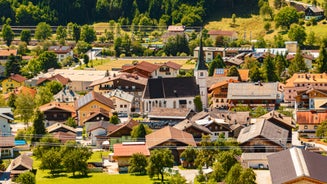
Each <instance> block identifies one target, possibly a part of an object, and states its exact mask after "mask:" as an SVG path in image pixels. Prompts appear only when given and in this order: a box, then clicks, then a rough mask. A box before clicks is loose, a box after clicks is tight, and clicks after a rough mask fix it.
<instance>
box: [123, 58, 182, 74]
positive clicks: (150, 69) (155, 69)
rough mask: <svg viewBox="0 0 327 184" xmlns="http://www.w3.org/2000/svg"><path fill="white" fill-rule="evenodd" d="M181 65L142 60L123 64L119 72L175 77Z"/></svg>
mask: <svg viewBox="0 0 327 184" xmlns="http://www.w3.org/2000/svg"><path fill="white" fill-rule="evenodd" d="M181 67H182V65H179V64H177V63H174V62H171V61H168V62H166V63H155V64H153V63H149V62H146V61H142V62H141V63H137V64H135V65H132V66H129V65H127V66H123V68H122V70H121V72H126V73H131V74H138V75H139V76H142V77H145V78H161V77H162V78H165V77H177V75H178V74H179V69H180V68H181Z"/></svg>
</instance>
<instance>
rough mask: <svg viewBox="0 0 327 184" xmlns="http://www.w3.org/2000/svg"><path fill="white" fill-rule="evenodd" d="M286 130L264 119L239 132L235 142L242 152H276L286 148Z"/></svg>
mask: <svg viewBox="0 0 327 184" xmlns="http://www.w3.org/2000/svg"><path fill="white" fill-rule="evenodd" d="M287 139H288V130H286V129H284V128H281V127H279V126H277V125H275V124H273V123H271V122H269V121H267V120H265V119H260V120H259V119H257V122H256V123H254V124H252V125H250V126H248V127H245V128H243V129H242V130H241V132H240V134H239V136H238V138H237V142H239V143H240V146H241V148H242V150H243V151H244V152H276V151H281V150H283V149H286V148H287Z"/></svg>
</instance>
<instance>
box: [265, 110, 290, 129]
mask: <svg viewBox="0 0 327 184" xmlns="http://www.w3.org/2000/svg"><path fill="white" fill-rule="evenodd" d="M259 118H265V119H267V120H271V119H274V120H277V121H278V122H280V123H282V124H284V125H286V126H288V127H292V128H295V122H293V119H292V117H288V116H285V115H284V114H282V113H279V112H278V111H275V110H272V111H270V112H268V113H267V114H264V115H262V116H260V117H259Z"/></svg>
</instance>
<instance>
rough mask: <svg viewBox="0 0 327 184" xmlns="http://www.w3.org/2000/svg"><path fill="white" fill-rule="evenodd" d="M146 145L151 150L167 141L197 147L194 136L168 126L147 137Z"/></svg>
mask: <svg viewBox="0 0 327 184" xmlns="http://www.w3.org/2000/svg"><path fill="white" fill-rule="evenodd" d="M145 140H146V145H147V146H148V148H149V149H152V148H154V147H156V146H160V144H163V143H164V142H166V141H175V142H180V143H183V144H186V145H189V146H196V143H195V141H194V138H193V135H192V134H190V133H187V132H184V131H182V130H178V129H177V128H174V127H171V126H166V127H164V128H162V129H160V130H157V131H155V132H153V133H151V134H148V135H146V136H145Z"/></svg>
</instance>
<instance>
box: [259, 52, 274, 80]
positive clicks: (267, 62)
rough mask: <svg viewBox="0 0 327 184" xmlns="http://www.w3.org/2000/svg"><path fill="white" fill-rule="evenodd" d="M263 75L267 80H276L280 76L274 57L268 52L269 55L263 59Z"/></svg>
mask: <svg viewBox="0 0 327 184" xmlns="http://www.w3.org/2000/svg"><path fill="white" fill-rule="evenodd" d="M262 67H263V77H264V80H265V81H266V82H276V81H278V77H277V75H276V73H275V70H276V68H275V63H274V58H273V57H272V56H271V54H270V53H268V56H267V57H266V58H265V59H264V61H263V66H262Z"/></svg>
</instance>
